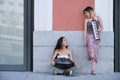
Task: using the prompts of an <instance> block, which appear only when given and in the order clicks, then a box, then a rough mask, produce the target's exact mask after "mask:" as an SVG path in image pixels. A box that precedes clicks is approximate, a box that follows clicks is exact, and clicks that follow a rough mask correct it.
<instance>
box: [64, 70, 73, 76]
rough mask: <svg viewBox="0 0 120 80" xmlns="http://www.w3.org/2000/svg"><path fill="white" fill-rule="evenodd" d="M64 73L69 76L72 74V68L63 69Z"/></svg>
mask: <svg viewBox="0 0 120 80" xmlns="http://www.w3.org/2000/svg"><path fill="white" fill-rule="evenodd" d="M64 75H66V76H71V75H72V70H70V71H66V70H65V71H64Z"/></svg>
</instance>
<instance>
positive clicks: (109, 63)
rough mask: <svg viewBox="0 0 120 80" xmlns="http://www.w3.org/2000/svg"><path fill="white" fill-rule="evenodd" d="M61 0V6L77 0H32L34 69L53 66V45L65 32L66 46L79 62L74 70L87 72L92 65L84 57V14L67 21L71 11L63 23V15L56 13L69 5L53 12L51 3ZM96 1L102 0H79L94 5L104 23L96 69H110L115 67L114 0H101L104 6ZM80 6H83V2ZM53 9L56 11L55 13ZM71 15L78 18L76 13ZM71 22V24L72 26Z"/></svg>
mask: <svg viewBox="0 0 120 80" xmlns="http://www.w3.org/2000/svg"><path fill="white" fill-rule="evenodd" d="M54 1H55V2H54ZM57 1H58V2H57ZM60 1H63V2H64V3H63V4H64V6H67V5H68V4H69V5H68V6H70V4H72V3H73V4H77V1H78V0H76V1H73V0H69V3H68V2H66V1H67V0H49V1H47V0H39V1H38V0H35V31H34V33H33V35H34V39H33V71H34V72H50V71H51V69H50V68H52V67H51V66H50V63H51V57H52V54H53V49H54V47H55V45H56V42H57V39H58V38H59V37H60V36H65V37H66V38H67V39H68V44H69V48H70V49H71V50H72V52H73V57H74V59H75V60H76V61H77V62H78V63H79V65H78V66H77V67H76V68H75V69H76V72H78V73H89V72H90V69H91V68H90V67H91V66H90V65H91V63H90V62H89V61H88V60H87V58H86V57H87V49H86V47H85V46H84V40H83V26H82V25H83V24H82V21H83V20H84V18H81V19H82V20H81V22H80V24H79V23H78V20H77V23H76V21H75V22H74V21H73V23H72V20H70V21H69V22H68V21H67V20H69V19H70V18H69V17H68V16H70V15H72V14H71V13H74V12H71V13H70V14H68V15H66V18H65V19H66V20H64V21H63V22H64V23H65V24H64V23H63V22H62V19H64V17H58V14H60V15H63V14H66V13H67V10H68V9H69V8H68V9H66V10H65V11H64V12H65V13H64V12H61V13H57V10H56V12H54V10H55V9H54V6H55V5H56V3H59V2H60ZM90 1H93V2H92V3H94V4H92V3H90ZM40 2H41V3H40ZM99 3H100V4H101V5H103V4H102V3H103V0H86V3H84V2H81V4H86V6H87V5H92V6H94V7H95V11H96V13H97V14H98V15H99V16H100V17H101V18H102V20H103V24H104V27H105V29H104V31H103V32H102V33H101V43H100V50H99V59H98V64H97V73H112V72H113V71H114V62H113V60H114V33H113V0H106V1H104V8H101V5H100V4H99ZM40 4H41V6H40ZM65 4H67V5H65ZM78 5H79V4H77V5H76V7H78ZM80 6H82V7H83V5H80ZM57 7H58V5H57ZM57 7H55V8H57ZM76 7H73V11H74V8H75V10H77V11H78V12H79V9H78V8H77V9H76ZM84 7H85V6H84ZM59 8H60V6H59ZM105 10H107V11H105ZM68 11H70V10H68ZM80 12H81V11H80ZM56 13H57V15H55V14H56ZM74 17H76V19H78V16H74ZM74 17H72V18H71V19H73V20H75V18H74ZM79 19H80V18H79ZM54 20H55V21H54ZM59 20H60V21H59ZM59 22H60V23H59ZM62 23H63V24H62ZM71 24H73V25H72V26H71ZM66 25H67V26H66ZM75 25H77V26H75ZM63 26H64V27H63ZM69 26H70V27H69ZM73 26H74V27H73ZM78 26H80V27H78Z"/></svg>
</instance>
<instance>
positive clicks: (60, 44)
mask: <svg viewBox="0 0 120 80" xmlns="http://www.w3.org/2000/svg"><path fill="white" fill-rule="evenodd" d="M63 38H65V37H60V38H59V39H58V41H57V44H56V46H55V49H54V51H55V50H56V49H62V42H63ZM66 48H68V46H66Z"/></svg>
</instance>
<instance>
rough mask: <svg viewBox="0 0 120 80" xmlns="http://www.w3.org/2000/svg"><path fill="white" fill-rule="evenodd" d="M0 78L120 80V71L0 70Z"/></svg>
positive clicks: (21, 79)
mask: <svg viewBox="0 0 120 80" xmlns="http://www.w3.org/2000/svg"><path fill="white" fill-rule="evenodd" d="M0 80H120V73H111V74H97V75H90V74H74V75H73V76H71V77H69V76H64V75H52V74H51V73H34V72H13V71H12V72H8V71H7V72H5V71H1V72H0Z"/></svg>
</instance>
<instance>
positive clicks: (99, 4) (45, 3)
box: [34, 0, 113, 31]
mask: <svg viewBox="0 0 120 80" xmlns="http://www.w3.org/2000/svg"><path fill="white" fill-rule="evenodd" d="M34 8H35V9H34V10H35V11H34V12H35V17H34V18H35V19H34V20H35V31H52V20H53V19H52V18H53V0H35V7H34ZM95 11H96V14H97V15H98V16H100V17H101V18H102V21H103V24H104V31H113V0H95Z"/></svg>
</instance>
